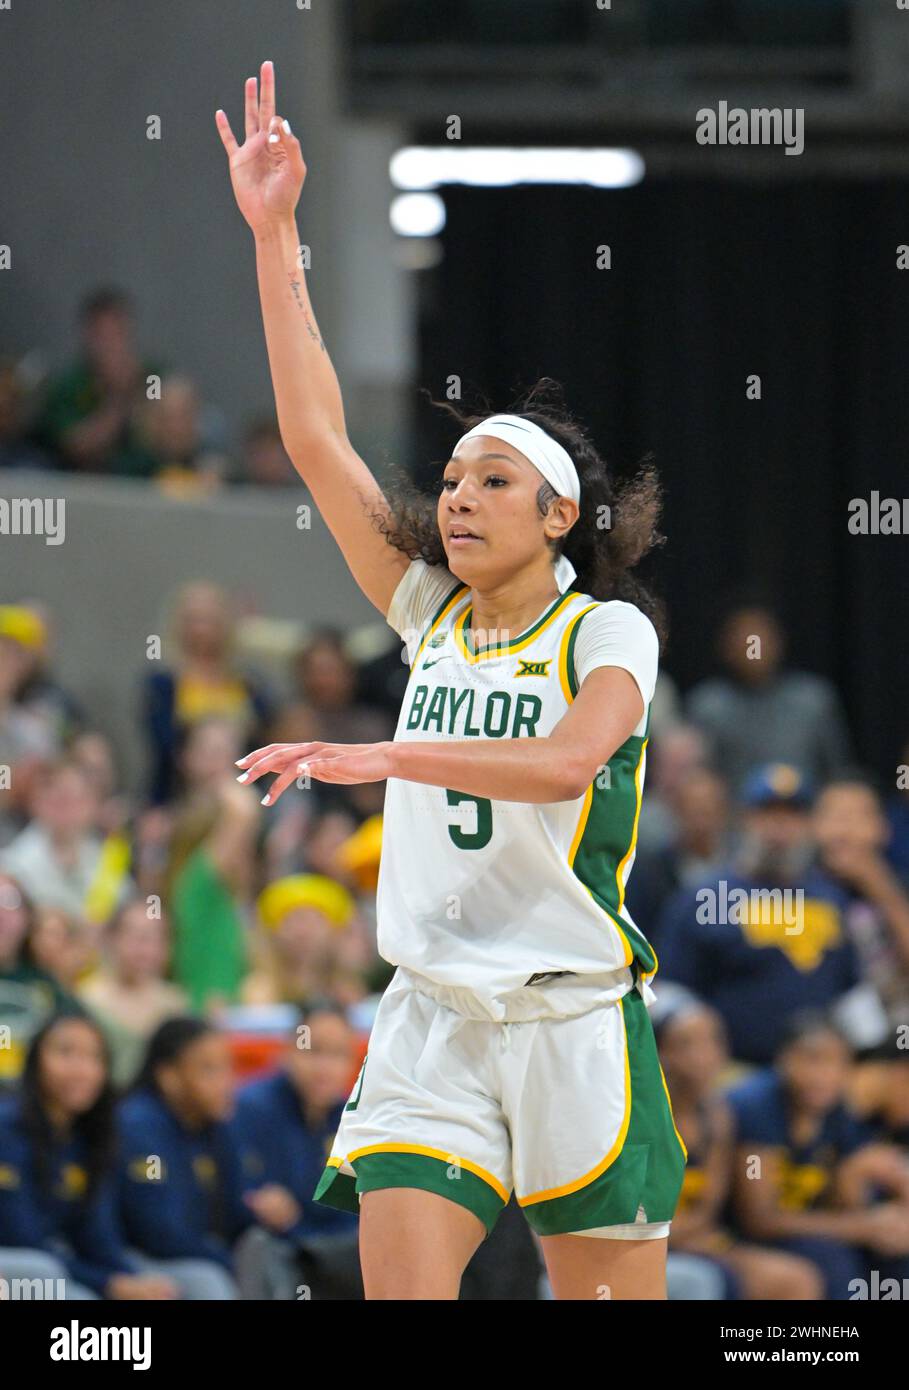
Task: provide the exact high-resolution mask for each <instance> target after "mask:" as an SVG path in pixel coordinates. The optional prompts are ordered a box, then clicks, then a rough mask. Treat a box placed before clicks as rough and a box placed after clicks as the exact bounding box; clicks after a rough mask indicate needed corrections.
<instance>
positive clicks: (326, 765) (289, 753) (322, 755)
mask: <svg viewBox="0 0 909 1390" xmlns="http://www.w3.org/2000/svg"><path fill="white" fill-rule="evenodd" d="M392 747H393V745H392V744H391V743H390V742H384V743H318V742H316V743H269V744H268V745H267V746H266V747H265V748H256V749H255V750H254V751H253V752H252V753H247V755H246V757H245V758H239V759H238V760H237V764H236V766H237V767H241V768H243V769H244V771H243V773H242V775H241V776H240V777H238V778H237V781H238V782H245V783H251V782H255V781H256V779H257V778H259V777H261V776H262V775H263V774H264V773H266V772H276V773H277V774H278V776H277V777H276V778H275V781H274V782H273V783H272V785H271V789H270V791H269V792H268V794H267V796H264V797H263V798H262V804H263V805H264V806H273V805H274V803H275V802H276V801H277V799H278V797H279V796H282V795H283V794H284V792H286V791H287V788H288V787H289V786H290V784H291V783H292V782H295V781H296V780H297V778H298V777H306V776H307V775H308V776H310V777H314V778H315V779H316V781H317V782H340V783H346V784H348V785H349V784H351V783H355V782H384V781H385V779H386V777H390V776H391V749H392Z"/></svg>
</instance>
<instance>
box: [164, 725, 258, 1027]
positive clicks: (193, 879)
mask: <svg viewBox="0 0 909 1390" xmlns="http://www.w3.org/2000/svg"><path fill="white" fill-rule="evenodd" d="M239 756H240V742H239V735H238V729H237V726H236V724H235V723H234V721H232V720H225V719H219V718H209V719H206V720H204V721H202V722H201V723H197V724H196V725H194V726H193V727H192V728H190V730H189V731H188V732H187V734H186V737H185V750H184V753H183V756H182V758H181V761H180V766H181V770H182V773H183V781H184V784H185V788H186V790H185V792H184V794H183V796H182V797H181V799H180V801H179V802H178V803H177V805H176V807H175V811H174V823H173V834H172V837H171V844H170V852H169V861H168V870H167V875H166V891H165V903H166V905H167V906H168V908H169V911H170V915H171V918H172V921H173V964H174V978H175V979H176V981H177V983H178V984H179V985H180V986H182V988H183V989H184V990H185V991H186V993H187V995H188V996H189V999H190V1003H191V1005H192V1007H193V1009H196V1010H200V1009H208V1010H211V1009H217V1008H220V1007H222V1006H223V1005H225V1004H228V1003H232V1002H235V1001H236V1000H237V999H238V998H239V992H240V986H241V983H242V981H243V979H244V977H245V975H246V972H247V966H248V944H247V925H246V917H245V909H246V904H247V902H248V901H249V898H250V895H251V893H252V891H253V876H254V867H255V850H256V837H257V833H258V827H259V819H260V807H259V799H258V797H257V796H255V795H254V794H253V793H252V792H251V791H250V789H249V788H248V787H240V786H238V785H237V782H236V772H237V769H236V767H235V766H234V763H235V762H236V760H237V758H238V757H239Z"/></svg>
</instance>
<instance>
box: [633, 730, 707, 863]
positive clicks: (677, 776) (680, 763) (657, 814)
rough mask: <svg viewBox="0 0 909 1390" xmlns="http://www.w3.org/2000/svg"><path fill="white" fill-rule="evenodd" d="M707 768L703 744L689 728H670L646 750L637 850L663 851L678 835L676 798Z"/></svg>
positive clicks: (697, 735)
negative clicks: (645, 792) (690, 778)
mask: <svg viewBox="0 0 909 1390" xmlns="http://www.w3.org/2000/svg"><path fill="white" fill-rule="evenodd" d="M707 765H708V757H707V740H706V739H705V737H704V735H703V734H702V733H701V732H700V730H699V729H696V728H695V727H694V725H692V724H673V725H672V726H671V727H670V728H669V729H667V730H666V732H665V733H664V734H663V735H661V737H659V738H655V739H654V740H653V741H652V743H651V744H650V745H648V749H647V794H646V796H645V797H644V800H643V802H642V803H641V814H640V816H639V817H638V839H637V845H638V849H639V850H640V851H642V852H644V851H650V850H661V849H667V848H668V847H669V846H670V845H672V843H673V842H674V840H675V838H676V836H677V834H678V831H679V825H678V819H677V812H676V807H675V803H676V797H677V796H678V793H679V790H680V788H681V787H684V786H685V784H686V783H687V781H688V779H689V777H691V776H692V775H693V774H694V773H695V772H699V771H701V770H702V769H704V768H706V767H707Z"/></svg>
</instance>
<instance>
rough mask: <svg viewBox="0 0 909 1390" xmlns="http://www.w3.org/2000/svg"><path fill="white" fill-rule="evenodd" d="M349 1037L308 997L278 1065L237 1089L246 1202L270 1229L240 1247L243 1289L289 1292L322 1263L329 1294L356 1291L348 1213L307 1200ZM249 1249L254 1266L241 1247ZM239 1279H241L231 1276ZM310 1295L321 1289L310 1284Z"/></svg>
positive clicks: (353, 1224)
mask: <svg viewBox="0 0 909 1390" xmlns="http://www.w3.org/2000/svg"><path fill="white" fill-rule="evenodd" d="M353 1065H354V1036H353V1033H352V1031H351V1027H350V1024H349V1023H348V1022H347V1018H346V1016H345V1013H344V1010H343V1008H341V1006H340V1005H339V1004H336V1003H334V1002H333V1001H330V1000H314V1001H313V1003H312V1004H310V1005H309V1006H308V1007H307V1008H305V1009H303V1010H301V1012H300V1016H299V1020H298V1024H297V1027H296V1028H295V1030H294V1033H293V1036H292V1037H291V1038H289V1039H288V1045H287V1049H286V1051H285V1053H284V1056H283V1059H282V1066H281V1069H280V1070H279V1071H278V1072H277V1073H276V1074H275V1075H272V1076H265V1077H261V1078H259V1079H257V1080H255V1081H251V1082H249V1083H248V1084H247V1085H246V1086H244V1087H243V1089H242V1090H241V1091H240V1092H239V1094H238V1096H237V1110H236V1115H235V1118H234V1127H235V1130H236V1135H237V1143H238V1145H239V1147H240V1149H241V1151H242V1153H243V1165H244V1173H245V1176H246V1181H247V1183H248V1184H249V1186H248V1189H247V1192H246V1202H247V1204H248V1206H249V1207H250V1209H251V1210H252V1211H253V1213H254V1214H255V1216H256V1218H257V1219H258V1220H259V1221H260V1222H262V1223H263V1224H264V1225H268V1226H269V1227H270V1228H271V1233H268V1232H266V1231H265V1230H264V1229H263V1231H262V1232H261V1234H260V1235H259V1239H258V1245H259V1248H258V1249H256V1248H255V1246H254V1245H253V1244H252V1242H250V1243H249V1244H247V1247H246V1256H247V1258H246V1261H245V1263H246V1265H247V1269H248V1270H249V1274H248V1282H246V1283H245V1289H244V1291H245V1293H246V1296H247V1297H255V1298H295V1297H296V1288H297V1286H298V1285H299V1284H300V1283H301V1282H304V1283H307V1284H308V1285H310V1286H311V1285H312V1277H313V1273H315V1272H317V1271H318V1270H319V1266H320V1264H321V1265H322V1266H323V1267H324V1266H325V1265H327V1266H328V1272H329V1274H330V1276H331V1279H332V1284H333V1285H335V1284H337V1283H338V1282H341V1283H342V1285H345V1286H346V1288H344V1289H343V1291H338V1292H336V1293H335V1295H334V1296H335V1297H347V1298H354V1297H358V1298H362V1296H363V1294H362V1282H361V1279H360V1262H359V1255H358V1248H357V1247H358V1222H357V1218H356V1216H355V1215H354V1214H353V1213H347V1212H342V1211H335V1210H333V1209H331V1208H326V1207H322V1206H321V1205H319V1204H318V1203H315V1202H313V1200H312V1197H313V1193H314V1192H315V1190H316V1187H317V1185H318V1182H319V1179H320V1178H321V1176H322V1173H323V1171H324V1169H325V1155H326V1153H327V1152H328V1151H329V1150H330V1148H331V1143H332V1140H333V1138H334V1135H335V1132H336V1130H337V1126H338V1124H339V1123H340V1118H341V1112H342V1110H343V1108H344V1103H345V1101H346V1100H347V1099H348V1097H349V1096H350V1094H351V1081H352V1077H351V1072H352V1069H353ZM253 1251H255V1261H256V1267H250V1262H249V1258H248V1257H249V1255H251V1254H252V1253H253ZM241 1282H244V1281H242V1280H241ZM312 1294H313V1296H314V1297H316V1298H319V1297H322V1298H324V1297H325V1296H326V1291H325V1290H324V1289H323V1288H320V1287H318V1286H316V1287H314V1288H313V1289H312Z"/></svg>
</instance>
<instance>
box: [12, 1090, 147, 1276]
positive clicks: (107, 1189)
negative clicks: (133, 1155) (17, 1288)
mask: <svg viewBox="0 0 909 1390" xmlns="http://www.w3.org/2000/svg"><path fill="white" fill-rule="evenodd" d="M86 1158H87V1155H86V1153H85V1149H84V1140H82V1139H80V1138H78V1137H75V1138H73V1139H72V1140H70V1141H69V1142H62V1143H60V1144H59V1145H57V1146H56V1147H55V1148H54V1150H53V1151H52V1153H50V1154H48V1155H47V1159H48V1163H49V1167H48V1174H49V1178H50V1189H49V1191H45V1190H44V1189H43V1187H42V1185H41V1184H40V1182H39V1180H38V1173H37V1171H36V1166H35V1159H34V1153H33V1151H32V1141H31V1139H30V1137H29V1135H28V1133H27V1132H26V1130H25V1127H24V1125H23V1122H22V1115H21V1108H20V1102H19V1099H18V1098H17V1097H14V1096H12V1097H8V1098H6V1099H4V1100H0V1248H2V1247H3V1246H6V1247H9V1248H11V1249H28V1250H43V1251H46V1252H47V1253H48V1254H52V1255H56V1256H57V1257H58V1258H59V1259H60V1260H61V1262H62V1263H63V1265H64V1266H65V1268H66V1270H67V1271H68V1273H69V1274H70V1275H71V1276H72V1278H73V1279H74V1281H75V1282H76V1283H78V1284H84V1285H85V1286H86V1287H87V1288H90V1289H93V1290H94V1291H95V1292H96V1293H98V1294H101V1295H103V1294H104V1291H105V1289H106V1286H107V1284H108V1281H109V1280H110V1278H111V1276H112V1275H114V1274H133V1273H135V1272H136V1266H135V1264H134V1263H133V1262H132V1261H131V1260H130V1259H129V1257H128V1256H127V1254H126V1252H125V1250H124V1248H123V1242H122V1236H121V1232H120V1231H119V1229H118V1225H117V1217H116V1206H115V1194H114V1181H113V1176H111V1178H109V1179H107V1180H106V1181H104V1182H102V1183H101V1185H100V1186H99V1187H97V1188H96V1190H95V1192H94V1193H93V1194H92V1195H91V1196H90V1197H88V1198H86V1195H85V1194H86V1183H87V1168H86ZM0 1263H2V1261H0Z"/></svg>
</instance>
